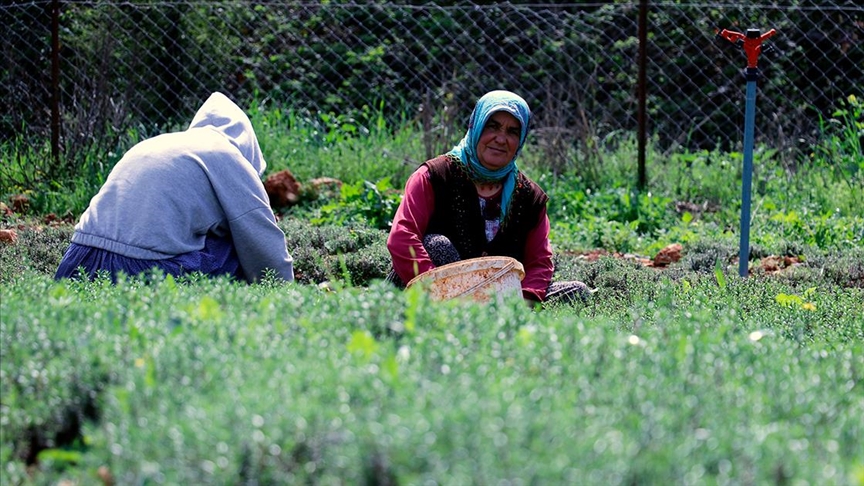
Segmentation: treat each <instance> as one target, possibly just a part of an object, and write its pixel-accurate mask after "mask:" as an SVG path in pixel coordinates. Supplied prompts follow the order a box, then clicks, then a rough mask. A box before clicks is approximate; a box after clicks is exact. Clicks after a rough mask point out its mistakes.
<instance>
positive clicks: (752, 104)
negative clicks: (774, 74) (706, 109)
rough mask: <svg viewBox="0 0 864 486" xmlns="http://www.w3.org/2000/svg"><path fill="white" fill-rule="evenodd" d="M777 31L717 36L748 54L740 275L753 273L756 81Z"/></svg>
mask: <svg viewBox="0 0 864 486" xmlns="http://www.w3.org/2000/svg"><path fill="white" fill-rule="evenodd" d="M776 33H777V32H776V31H775V30H774V29H771V30H769V31H768V32H765V33H764V34H760V33H759V29H747V34H746V35H745V34H741V33H740V32H732V31H729V30H726V29H723V30H722V31H721V32H719V33H717V37H722V38H724V39H726V40H728V41H730V42H732V43H733V44H735V45H736V46H738V47H741V48H743V49H744V53H745V54H746V55H747V69H746V70H745V71H744V78H745V79H746V80H747V104H746V105H745V112H744V173H743V174H742V178H741V245H740V247H739V251H738V274H739V275H741V276H742V277H746V276H747V275H748V273H749V268H748V263H749V260H750V186H751V184H752V182H753V125H754V124H755V119H756V80H757V79H759V67H758V66H757V64H758V62H759V54H761V53H762V42H763V41H764V40H765V39H767V38H769V37H771V36H772V35H774V34H776Z"/></svg>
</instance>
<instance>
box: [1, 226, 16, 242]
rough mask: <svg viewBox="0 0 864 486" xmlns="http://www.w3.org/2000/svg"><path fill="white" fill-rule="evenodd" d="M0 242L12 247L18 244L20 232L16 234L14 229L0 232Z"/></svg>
mask: <svg viewBox="0 0 864 486" xmlns="http://www.w3.org/2000/svg"><path fill="white" fill-rule="evenodd" d="M0 242H2V243H7V244H10V245H14V244H15V243H18V232H16V231H15V230H14V229H2V230H0Z"/></svg>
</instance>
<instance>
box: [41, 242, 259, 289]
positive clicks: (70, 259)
mask: <svg viewBox="0 0 864 486" xmlns="http://www.w3.org/2000/svg"><path fill="white" fill-rule="evenodd" d="M79 268H82V269H83V270H84V275H86V276H87V278H88V279H89V280H93V279H94V278H96V276H97V273H106V274H107V275H108V276H109V277H110V278H111V281H112V282H115V283H116V282H117V275H118V274H120V273H123V274H125V275H127V276H135V275H139V274H143V273H147V272H150V271H151V270H153V269H158V270H161V271H162V272H163V273H164V274H166V275H173V276H175V277H181V276H183V275H188V274H192V273H203V274H205V275H211V276H218V275H231V276H233V277H235V278H237V279H240V280H245V278H244V276H243V270H242V268H241V267H240V260H239V259H238V258H237V250H236V249H235V248H234V242H233V241H232V240H231V237H230V236H225V237H217V236H214V235H208V236H207V239H206V240H205V242H204V248H203V249H201V250H198V251H192V252H189V253H184V254H182V255H177V256H175V257H171V258H166V259H164V260H142V259H139V258H129V257H126V256H123V255H120V254H117V253H114V252H110V251H107V250H102V249H100V248H94V247H92V246H84V245H79V244H77V243H72V244H70V245H69V248H68V249H67V250H66V254H65V255H63V260H61V261H60V266H59V267H58V268H57V273H56V274H55V275H54V278H55V279H57V280H60V279H62V278H71V279H80V278H81V277H82V274H81V273H80V272H79V271H78V269H79Z"/></svg>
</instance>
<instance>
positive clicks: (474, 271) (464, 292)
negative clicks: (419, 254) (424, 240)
mask: <svg viewBox="0 0 864 486" xmlns="http://www.w3.org/2000/svg"><path fill="white" fill-rule="evenodd" d="M523 278H525V268H524V267H523V266H522V264H521V263H519V261H518V260H516V259H515V258H510V257H497V256H496V257H480V258H470V259H468V260H462V261H459V262H454V263H450V264H447V265H442V266H440V267H437V268H433V269H432V270H429V271H428V272H426V273H423V274H420V275H418V276H416V277H414V278H413V279H412V280H411V281H410V282H408V285H407V287H411V286H415V285H419V286H421V287H422V288H423V289H425V290H426V291H427V292H428V293H429V294H430V295H431V296H432V298H433V299H435V300H449V299H455V298H460V297H467V298H471V299H473V300H476V301H478V302H488V301H489V300H490V299H491V298H492V296H493V295H501V296H505V295H506V296H508V297H512V296H513V295H516V296H519V297H521V296H522V284H521V282H522V279H523Z"/></svg>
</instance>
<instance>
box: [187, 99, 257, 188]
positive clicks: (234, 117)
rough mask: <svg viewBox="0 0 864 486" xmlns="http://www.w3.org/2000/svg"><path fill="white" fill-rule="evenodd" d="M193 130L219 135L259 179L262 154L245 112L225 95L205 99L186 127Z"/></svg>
mask: <svg viewBox="0 0 864 486" xmlns="http://www.w3.org/2000/svg"><path fill="white" fill-rule="evenodd" d="M193 128H210V129H213V130H216V131H217V132H219V133H221V134H222V135H224V136H225V138H227V139H228V140H229V141H230V142H231V144H232V145H234V146H235V147H237V149H238V150H239V151H240V153H241V154H242V155H243V157H244V158H245V159H246V160H248V161H249V163H250V164H252V167H254V168H255V171H257V172H258V175H259V176H261V175H262V174H264V170H265V169H266V168H267V162H265V161H264V155H263V154H261V147H259V146H258V137H256V136H255V130H254V129H253V128H252V122H251V121H250V120H249V117H248V116H246V113H244V112H243V110H241V109H240V107H239V106H237V105H236V104H234V102H233V101H231V100H230V99H228V97H227V96H225V95H224V94H222V93H219V92H216V93H213V94H211V95H210V97H209V98H207V101H205V102H204V104H203V105H201V108H199V109H198V112H197V113H196V114H195V118H193V119H192V123H190V124H189V130H191V129H193Z"/></svg>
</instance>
